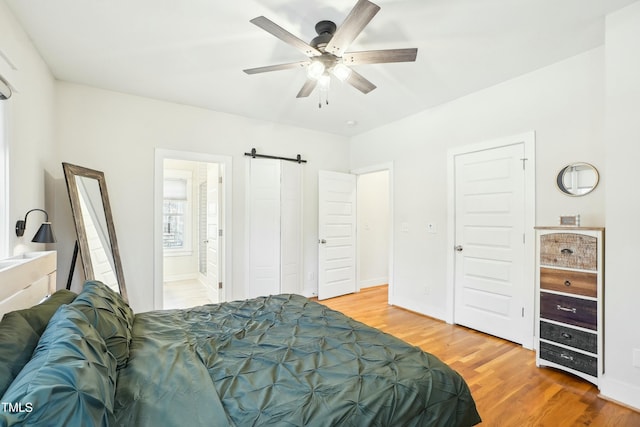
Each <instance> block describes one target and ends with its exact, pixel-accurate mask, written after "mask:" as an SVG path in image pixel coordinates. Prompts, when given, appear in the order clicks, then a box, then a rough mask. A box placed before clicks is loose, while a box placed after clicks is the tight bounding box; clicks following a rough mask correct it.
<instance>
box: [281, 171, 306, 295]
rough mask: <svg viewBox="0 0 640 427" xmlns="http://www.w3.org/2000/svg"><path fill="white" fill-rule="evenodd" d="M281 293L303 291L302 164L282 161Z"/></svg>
mask: <svg viewBox="0 0 640 427" xmlns="http://www.w3.org/2000/svg"><path fill="white" fill-rule="evenodd" d="M280 184H281V188H280V200H281V203H280V259H281V282H280V283H281V286H280V293H288V294H299V293H301V292H302V166H301V165H299V164H297V163H292V162H282V164H281V178H280Z"/></svg>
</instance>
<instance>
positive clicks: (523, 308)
mask: <svg viewBox="0 0 640 427" xmlns="http://www.w3.org/2000/svg"><path fill="white" fill-rule="evenodd" d="M522 317H524V307H522Z"/></svg>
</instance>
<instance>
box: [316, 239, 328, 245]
mask: <svg viewBox="0 0 640 427" xmlns="http://www.w3.org/2000/svg"><path fill="white" fill-rule="evenodd" d="M318 243H320V244H323V245H324V244H325V243H327V241H326V240H325V239H321V240H318Z"/></svg>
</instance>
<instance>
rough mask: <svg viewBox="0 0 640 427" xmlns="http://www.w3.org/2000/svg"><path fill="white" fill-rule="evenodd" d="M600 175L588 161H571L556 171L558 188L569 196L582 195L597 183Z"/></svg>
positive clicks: (591, 189) (590, 190)
mask: <svg viewBox="0 0 640 427" xmlns="http://www.w3.org/2000/svg"><path fill="white" fill-rule="evenodd" d="M599 180H600V175H599V174H598V170H597V169H596V168H595V166H593V165H591V164H589V163H571V164H570V165H567V166H565V167H563V168H562V169H561V170H560V172H558V177H557V178H556V182H557V184H558V188H559V189H560V191H562V192H563V193H565V194H568V195H569V196H584V195H585V194H589V193H591V192H592V191H593V189H594V188H596V186H597V185H598V181H599Z"/></svg>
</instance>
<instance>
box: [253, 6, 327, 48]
mask: <svg viewBox="0 0 640 427" xmlns="http://www.w3.org/2000/svg"><path fill="white" fill-rule="evenodd" d="M249 22H251V23H252V24H254V25H256V26H258V27H260V28H262V29H263V30H265V31H266V32H268V33H270V34H272V35H274V36H276V37H277V38H279V39H280V40H282V41H283V42H285V43H288V44H290V45H291V46H293V47H295V48H296V49H298V50H299V51H300V52H302V53H304V54H305V55H307V56H320V55H322V52H320V51H319V50H318V49H316V48H314V47H313V46H310V45H309V44H307V43H305V42H304V41H303V40H301V39H299V38H298V37H296V36H294V35H293V34H291V33H290V32H289V31H287V30H285V29H284V28H282V27H281V26H279V25H278V24H276V23H275V22H273V21H271V20H270V19H268V18H265V17H264V16H258V17H257V18H253V19H252V20H251V21H249Z"/></svg>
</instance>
